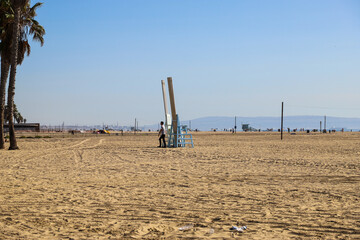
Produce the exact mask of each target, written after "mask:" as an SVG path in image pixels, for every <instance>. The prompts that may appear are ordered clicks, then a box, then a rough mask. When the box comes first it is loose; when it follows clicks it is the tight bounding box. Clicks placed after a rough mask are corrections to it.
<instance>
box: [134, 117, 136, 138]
mask: <svg viewBox="0 0 360 240" xmlns="http://www.w3.org/2000/svg"><path fill="white" fill-rule="evenodd" d="M135 134H136V118H135V126H134V135H135Z"/></svg>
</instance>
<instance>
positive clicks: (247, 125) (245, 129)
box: [241, 124, 250, 132]
mask: <svg viewBox="0 0 360 240" xmlns="http://www.w3.org/2000/svg"><path fill="white" fill-rule="evenodd" d="M241 128H242V130H243V131H244V132H247V131H250V124H241Z"/></svg>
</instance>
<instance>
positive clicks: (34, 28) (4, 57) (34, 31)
mask: <svg viewBox="0 0 360 240" xmlns="http://www.w3.org/2000/svg"><path fill="white" fill-rule="evenodd" d="M0 1H1V4H0V15H1V16H0V20H1V22H0V27H1V32H0V39H1V40H2V41H1V44H0V51H1V84H0V100H1V103H0V149H1V148H4V138H3V123H4V108H5V86H6V80H7V77H8V73H9V68H10V62H11V60H13V59H12V58H11V57H12V53H13V51H14V45H13V43H14V42H13V41H12V40H13V36H14V28H15V25H16V24H15V25H14V23H15V20H16V18H15V15H16V11H15V12H14V11H13V10H12V8H11V7H13V8H14V9H15V10H16V9H17V7H18V6H19V5H15V2H17V1H19V0H17V1H16V0H15V1H14V0H12V2H11V4H12V5H11V4H10V1H9V0H0ZM16 4H20V19H19V24H20V26H19V27H20V32H19V35H18V38H17V40H18V41H17V42H18V46H17V50H18V54H17V60H16V62H17V63H16V65H20V64H21V63H22V62H23V60H24V57H25V54H26V55H27V56H29V54H30V50H31V48H30V44H29V41H28V36H29V35H32V37H33V40H35V41H38V42H40V44H41V46H43V44H44V37H43V36H44V35H45V29H44V28H43V27H42V26H41V25H40V24H39V23H38V22H37V21H36V20H35V17H36V15H37V14H36V10H37V9H38V8H39V7H40V6H42V3H36V4H34V5H33V6H32V7H30V3H29V1H28V0H20V3H19V2H18V3H16ZM3 13H5V14H3ZM9 13H10V14H9ZM6 17H7V18H6ZM11 65H12V62H11ZM16 65H12V66H15V68H14V69H13V68H11V69H13V70H14V73H13V74H14V75H11V74H10V77H12V76H13V78H14V79H13V82H12V84H11V85H10V83H9V90H8V93H9V94H8V105H9V106H10V107H11V104H9V103H11V101H13V97H14V96H13V95H12V94H15V76H16ZM10 82H11V81H10ZM11 95H12V96H11ZM11 98H12V100H11ZM10 107H9V110H10V111H11V109H10ZM12 111H14V109H13V110H12ZM10 116H11V115H10ZM9 124H10V125H11V123H10V121H9ZM12 137H13V141H11V140H10V149H13V148H14V149H17V145H16V139H15V132H14V131H13V132H12V133H11V127H10V139H11V138H12Z"/></svg>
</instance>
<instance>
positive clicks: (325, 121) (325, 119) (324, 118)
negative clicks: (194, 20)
mask: <svg viewBox="0 0 360 240" xmlns="http://www.w3.org/2000/svg"><path fill="white" fill-rule="evenodd" d="M324 130H325V131H326V115H325V116H324Z"/></svg>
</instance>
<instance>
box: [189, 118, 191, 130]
mask: <svg viewBox="0 0 360 240" xmlns="http://www.w3.org/2000/svg"><path fill="white" fill-rule="evenodd" d="M189 129H190V131H191V120H189Z"/></svg>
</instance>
